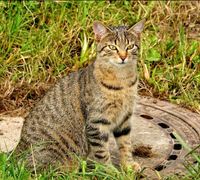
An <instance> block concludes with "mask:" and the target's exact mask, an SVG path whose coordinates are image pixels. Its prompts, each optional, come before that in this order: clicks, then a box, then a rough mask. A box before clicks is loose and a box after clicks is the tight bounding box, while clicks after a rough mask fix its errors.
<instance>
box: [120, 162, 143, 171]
mask: <svg viewBox="0 0 200 180" xmlns="http://www.w3.org/2000/svg"><path fill="white" fill-rule="evenodd" d="M122 167H123V169H124V170H125V171H130V170H133V171H135V172H140V171H141V170H142V168H141V166H140V165H139V163H137V162H132V163H131V164H126V165H122Z"/></svg>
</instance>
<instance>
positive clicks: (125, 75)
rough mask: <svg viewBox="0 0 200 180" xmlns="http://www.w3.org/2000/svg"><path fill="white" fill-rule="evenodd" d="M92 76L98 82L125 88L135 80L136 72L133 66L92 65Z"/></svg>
mask: <svg viewBox="0 0 200 180" xmlns="http://www.w3.org/2000/svg"><path fill="white" fill-rule="evenodd" d="M94 76H95V78H96V79H97V80H98V81H99V82H103V83H106V84H108V85H115V86H120V87H126V86H129V84H130V83H131V82H133V81H134V80H135V79H136V78H137V71H136V67H135V66H126V67H112V66H111V67H106V66H105V65H104V64H101V63H94Z"/></svg>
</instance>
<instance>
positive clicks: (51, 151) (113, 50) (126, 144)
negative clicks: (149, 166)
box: [15, 20, 144, 171]
mask: <svg viewBox="0 0 200 180" xmlns="http://www.w3.org/2000/svg"><path fill="white" fill-rule="evenodd" d="M143 28H144V20H142V21H140V22H138V23H136V24H135V25H133V26H132V27H130V28H128V27H126V26H115V27H114V26H113V27H107V26H105V25H103V24H102V23H101V22H99V21H95V22H94V24H93V31H94V34H95V39H96V43H97V50H96V52H97V55H96V59H95V61H94V62H93V63H92V64H90V65H88V66H87V67H86V68H84V69H80V70H79V71H77V72H73V73H70V74H69V75H68V76H66V77H64V78H62V79H60V80H59V81H58V82H57V83H56V84H55V85H54V86H53V87H52V88H51V89H50V90H49V91H48V92H47V93H46V95H45V96H44V97H43V98H42V99H41V100H40V101H39V103H38V104H36V106H35V107H34V108H33V109H32V111H31V112H30V113H29V115H28V116H27V117H26V118H25V122H24V125H23V128H22V133H21V138H20V141H19V144H18V145H17V147H16V150H15V152H16V153H17V154H21V153H22V152H27V153H26V163H27V167H31V168H32V167H33V166H34V167H36V168H37V169H45V168H47V167H48V166H49V165H54V166H55V167H56V166H63V167H73V166H76V163H74V162H75V161H74V158H73V156H72V154H76V155H77V156H79V157H82V158H87V159H88V160H90V159H91V160H93V161H97V162H99V163H102V164H106V165H111V164H112V162H111V157H110V152H109V147H108V145H109V143H108V142H109V137H110V135H111V133H113V135H114V137H115V140H116V143H117V145H118V148H119V154H120V164H121V166H122V167H123V168H129V167H131V168H133V169H134V170H136V171H138V170H140V165H139V164H138V163H137V162H134V161H133V157H132V145H131V139H130V132H131V121H130V118H131V116H134V115H133V109H134V104H135V100H136V96H137V82H138V75H137V59H138V53H139V47H140V35H141V32H142V30H143Z"/></svg>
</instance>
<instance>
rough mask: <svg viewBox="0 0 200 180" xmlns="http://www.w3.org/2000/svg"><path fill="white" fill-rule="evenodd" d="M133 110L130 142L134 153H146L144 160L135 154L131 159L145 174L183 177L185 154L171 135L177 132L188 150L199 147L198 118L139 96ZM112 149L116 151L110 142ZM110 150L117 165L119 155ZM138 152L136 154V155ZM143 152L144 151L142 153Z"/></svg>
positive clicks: (168, 104)
mask: <svg viewBox="0 0 200 180" xmlns="http://www.w3.org/2000/svg"><path fill="white" fill-rule="evenodd" d="M139 101H140V102H139V103H138V105H137V107H136V115H137V118H135V119H132V121H133V133H132V139H133V144H134V147H135V148H136V150H137V148H138V147H139V149H138V150H137V151H146V150H147V151H149V152H146V153H147V157H140V155H141V154H140V153H141V152H137V151H135V152H134V154H135V156H134V158H135V160H136V161H137V162H139V163H140V164H142V166H143V167H148V168H147V170H146V172H147V173H146V174H152V173H153V170H157V171H159V173H160V174H161V175H170V174H183V173H184V172H185V168H184V165H183V161H184V157H185V155H186V154H187V153H188V152H187V151H186V150H185V149H183V146H182V145H181V144H180V142H179V141H178V140H177V139H176V137H175V136H174V134H173V132H176V133H177V134H178V135H179V136H181V138H182V139H183V140H184V141H185V142H186V143H187V144H188V146H190V147H191V148H194V147H196V146H197V145H199V144H200V115H198V114H195V113H192V112H190V111H189V110H187V109H183V108H180V107H178V106H176V105H173V104H170V103H168V102H165V101H159V100H156V99H153V98H146V97H141V99H140V100H139ZM111 146H112V149H113V147H115V148H116V144H115V142H114V141H113V140H112V142H111ZM115 148H114V149H113V161H114V162H115V163H116V164H118V158H116V157H118V154H117V152H116V149H115ZM137 153H138V154H137ZM142 153H143V152H142Z"/></svg>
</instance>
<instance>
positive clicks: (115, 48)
mask: <svg viewBox="0 0 200 180" xmlns="http://www.w3.org/2000/svg"><path fill="white" fill-rule="evenodd" d="M108 47H109V48H110V49H111V50H117V47H116V46H113V45H108Z"/></svg>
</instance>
